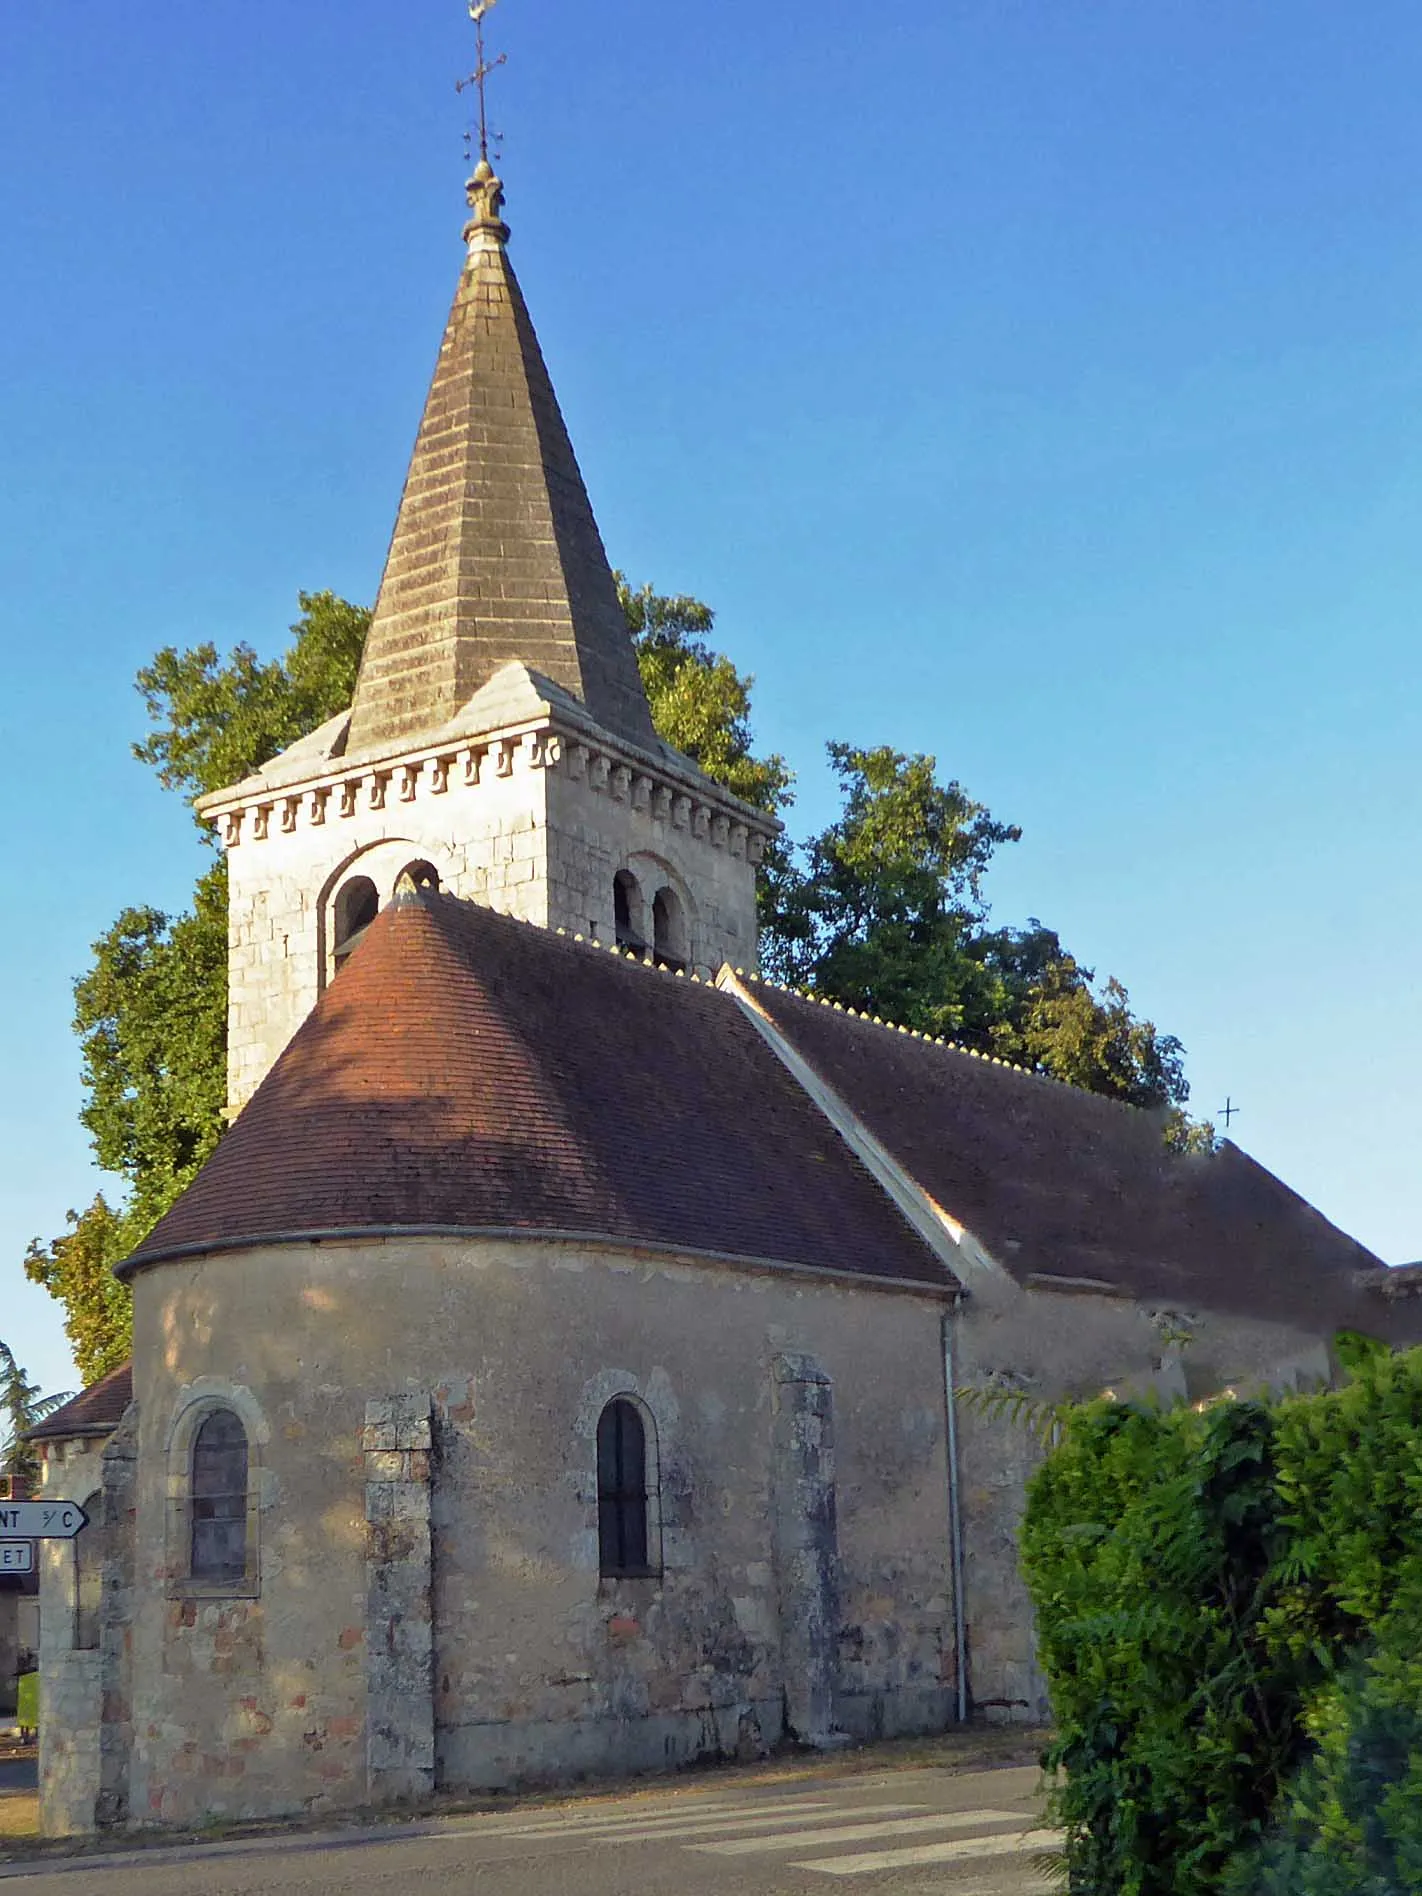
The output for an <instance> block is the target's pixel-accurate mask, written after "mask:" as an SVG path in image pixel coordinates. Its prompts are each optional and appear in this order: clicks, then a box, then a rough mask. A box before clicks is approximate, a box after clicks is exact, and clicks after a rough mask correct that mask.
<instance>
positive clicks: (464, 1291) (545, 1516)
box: [133, 1239, 953, 1822]
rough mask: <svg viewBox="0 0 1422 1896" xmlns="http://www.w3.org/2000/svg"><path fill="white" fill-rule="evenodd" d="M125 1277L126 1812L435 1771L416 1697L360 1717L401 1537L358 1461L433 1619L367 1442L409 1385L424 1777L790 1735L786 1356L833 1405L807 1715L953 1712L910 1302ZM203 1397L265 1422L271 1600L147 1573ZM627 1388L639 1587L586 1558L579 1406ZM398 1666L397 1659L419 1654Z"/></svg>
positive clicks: (480, 1271) (442, 1276)
mask: <svg viewBox="0 0 1422 1896" xmlns="http://www.w3.org/2000/svg"><path fill="white" fill-rule="evenodd" d="M135 1290H136V1325H137V1330H136V1344H137V1347H136V1352H135V1361H136V1364H137V1365H138V1370H137V1374H138V1376H139V1379H140V1384H141V1388H142V1395H143V1404H144V1410H143V1413H144V1472H143V1477H142V1483H141V1487H142V1493H141V1497H140V1523H141V1527H140V1569H141V1572H142V1574H143V1577H144V1582H145V1586H144V1595H143V1597H144V1601H145V1604H144V1605H143V1606H142V1608H141V1609H140V1616H139V1622H138V1625H137V1627H136V1629H135V1639H136V1663H135V1676H136V1678H137V1680H138V1681H139V1683H138V1685H137V1687H136V1703H135V1712H136V1720H135V1722H136V1728H137V1742H136V1748H135V1759H134V1772H133V1807H134V1811H135V1815H136V1817H138V1818H140V1819H142V1818H145V1817H147V1818H150V1819H156V1820H161V1821H164V1822H187V1821H192V1820H193V1818H194V1817H195V1816H196V1815H198V1814H200V1813H207V1812H213V1813H214V1814H216V1813H221V1814H232V1815H237V1814H243V1815H259V1814H272V1813H274V1812H277V1811H292V1810H320V1809H328V1808H333V1807H337V1806H340V1805H343V1804H344V1805H349V1804H352V1803H358V1802H362V1801H364V1800H365V1798H366V1796H367V1795H368V1781H367V1764H368V1763H371V1764H374V1765H376V1766H377V1767H378V1768H385V1767H386V1766H387V1765H388V1766H389V1768H391V1769H395V1770H410V1771H414V1772H416V1773H418V1772H422V1771H423V1770H424V1769H425V1765H424V1762H423V1755H422V1753H421V1752H420V1750H419V1744H420V1742H421V1734H420V1733H419V1732H417V1731H416V1729H415V1721H416V1717H417V1715H419V1716H422V1714H421V1713H420V1704H421V1702H422V1692H423V1685H422V1684H421V1683H419V1682H417V1683H416V1686H415V1689H414V1690H413V1692H412V1694H411V1697H412V1701H413V1702H412V1704H411V1705H410V1706H409V1707H407V1708H405V1710H404V1711H402V1713H401V1718H402V1719H403V1720H404V1721H405V1722H404V1723H403V1725H401V1726H400V1729H399V1730H398V1731H397V1733H396V1745H395V1749H394V1750H393V1751H384V1752H381V1751H376V1750H372V1751H371V1752H370V1753H369V1754H368V1753H367V1744H368V1743H370V1744H372V1745H373V1744H374V1743H375V1734H376V1733H377V1730H378V1729H379V1728H380V1727H381V1726H382V1723H386V1724H390V1725H391V1726H392V1727H393V1726H394V1725H395V1723H396V1721H395V1720H394V1719H393V1717H391V1718H386V1717H385V1715H384V1714H382V1713H381V1712H380V1710H379V1706H380V1703H381V1696H382V1694H384V1693H387V1692H388V1691H389V1689H390V1682H391V1679H392V1678H393V1676H394V1673H392V1672H391V1671H389V1670H388V1669H385V1667H384V1661H383V1660H381V1659H379V1657H378V1655H376V1653H375V1652H374V1650H373V1647H374V1642H375V1640H376V1639H377V1638H378V1637H380V1636H381V1635H380V1634H379V1633H378V1631H377V1622H379V1623H380V1624H381V1625H384V1626H386V1627H387V1628H388V1627H389V1626H390V1625H392V1624H393V1623H394V1617H395V1616H394V1615H393V1614H392V1613H391V1612H390V1611H388V1607H389V1603H390V1598H391V1596H390V1594H389V1593H388V1592H382V1593H381V1594H380V1595H379V1599H378V1602H377V1594H376V1593H375V1592H374V1591H373V1590H372V1575H373V1574H374V1573H375V1571H376V1568H375V1567H373V1566H372V1565H371V1564H370V1556H371V1555H372V1553H374V1554H375V1555H376V1557H377V1564H378V1562H379V1560H383V1559H384V1558H385V1555H386V1553H388V1552H389V1551H390V1549H388V1548H380V1547H379V1546H378V1545H377V1543H376V1541H375V1540H373V1539H372V1537H371V1534H370V1527H371V1525H372V1523H371V1522H370V1520H369V1519H368V1511H369V1510H370V1509H371V1508H372V1507H373V1506H375V1505H376V1504H374V1503H373V1501H372V1497H373V1496H374V1494H375V1489H376V1487H377V1486H378V1485H379V1484H378V1482H377V1483H374V1484H372V1483H371V1482H370V1481H369V1477H370V1475H371V1472H372V1468H375V1469H376V1470H377V1471H379V1470H383V1464H379V1463H375V1464H372V1461H371V1457H372V1456H373V1455H381V1454H387V1453H398V1454H400V1455H402V1456H409V1457H410V1458H411V1459H410V1462H409V1466H408V1468H406V1467H405V1465H404V1464H403V1463H402V1467H401V1470H400V1471H399V1475H398V1490H397V1491H392V1495H391V1505H392V1508H393V1506H394V1505H395V1496H396V1492H399V1491H403V1492H402V1498H401V1501H400V1505H401V1507H402V1508H404V1507H407V1506H408V1508H410V1509H412V1510H413V1513H414V1517H415V1535H414V1540H413V1541H412V1543H411V1547H410V1549H409V1550H407V1553H408V1555H409V1561H410V1564H409V1565H408V1567H406V1568H404V1569H403V1570H402V1574H401V1576H400V1585H401V1586H406V1584H407V1583H408V1589H409V1598H410V1599H412V1600H414V1601H415V1609H414V1611H415V1615H416V1618H418V1614H419V1612H420V1610H421V1608H420V1604H419V1601H420V1597H421V1596H420V1587H419V1579H420V1574H421V1572H422V1560H423V1555H422V1553H421V1551H420V1549H419V1546H418V1545H417V1543H418V1537H419V1536H418V1515H419V1510H420V1506H421V1502H420V1497H419V1494H418V1488H419V1481H420V1475H419V1470H418V1468H417V1467H416V1463H415V1458H416V1457H418V1456H419V1455H420V1454H421V1453H423V1451H422V1450H420V1449H417V1448H407V1449H399V1450H384V1449H377V1448H374V1447H370V1448H367V1447H366V1446H365V1444H366V1443H367V1442H368V1441H373V1439H374V1438H372V1437H370V1436H368V1435H367V1434H366V1433H365V1431H366V1428H367V1423H366V1417H367V1404H368V1403H369V1402H370V1401H372V1399H374V1400H377V1401H385V1400H388V1399H389V1398H390V1397H392V1396H395V1395H401V1394H408V1395H409V1396H411V1397H414V1398H416V1399H417V1401H418V1402H424V1401H428V1400H430V1399H431V1398H432V1400H433V1423H432V1436H431V1439H432V1445H433V1452H434V1462H433V1465H432V1482H431V1487H430V1490H429V1504H430V1529H431V1561H432V1576H431V1579H432V1586H431V1593H430V1598H431V1601H432V1607H433V1628H434V1631H433V1642H434V1660H435V1666H434V1681H433V1689H434V1703H433V1733H434V1749H435V1776H436V1781H437V1782H438V1783H439V1784H440V1785H442V1786H445V1787H449V1788H482V1787H487V1786H494V1785H505V1786H506V1785H512V1784H516V1783H532V1782H549V1781H556V1780H559V1779H566V1778H568V1777H572V1776H578V1775H586V1774H595V1773H603V1772H614V1771H624V1770H629V1769H664V1768H668V1767H670V1766H674V1765H677V1764H680V1763H685V1762H689V1761H690V1760H692V1759H695V1758H698V1757H712V1756H727V1755H754V1754H755V1753H756V1752H757V1751H758V1750H759V1749H761V1748H763V1747H764V1746H765V1745H766V1744H767V1743H769V1742H772V1741H773V1740H775V1739H776V1738H777V1737H778V1736H779V1735H780V1732H781V1729H782V1718H783V1707H784V1703H785V1697H786V1691H787V1686H788V1684H789V1681H788V1679H787V1668H786V1659H785V1651H786V1649H787V1648H786V1645H785V1641H784V1631H783V1623H784V1616H785V1613H786V1612H787V1611H789V1612H790V1613H791V1614H794V1613H795V1612H796V1611H798V1610H799V1609H798V1607H797V1605H796V1603H795V1601H794V1600H793V1599H792V1600H788V1601H787V1600H784V1599H782V1598H781V1597H779V1594H778V1590H777V1575H776V1551H775V1533H774V1524H773V1508H772V1500H771V1496H772V1490H773V1485H774V1476H773V1468H772V1462H773V1455H774V1422H773V1413H774V1407H775V1402H776V1393H775V1383H774V1372H773V1365H774V1363H775V1360H776V1359H777V1358H779V1357H781V1356H783V1355H785V1354H787V1353H788V1354H805V1355H810V1356H813V1357H814V1359H815V1362H816V1363H817V1364H819V1365H821V1366H822V1367H823V1370H824V1373H825V1374H826V1375H828V1376H831V1377H832V1378H833V1383H834V1391H835V1401H836V1408H837V1413H838V1416H839V1418H840V1420H839V1427H838V1437H837V1441H836V1443H835V1491H836V1498H837V1503H838V1523H839V1532H838V1559H837V1565H836V1568H835V1587H836V1591H837V1595H838V1601H839V1611H838V1616H837V1618H836V1620H835V1623H834V1626H833V1628H832V1632H833V1645H834V1654H833V1660H832V1663H831V1664H830V1666H829V1672H830V1673H831V1674H832V1680H833V1695H834V1704H833V1711H832V1714H831V1716H832V1717H833V1720H834V1722H835V1723H836V1724H837V1725H839V1726H841V1727H843V1728H845V1729H848V1730H851V1731H857V1732H862V1733H866V1734H867V1733H871V1732H875V1733H878V1732H884V1733H894V1732H899V1731H905V1732H907V1731H922V1730H932V1729H937V1728H940V1727H941V1726H942V1725H943V1724H944V1723H945V1722H946V1721H947V1719H948V1718H949V1717H951V1712H952V1690H951V1686H952V1656H953V1632H952V1605H951V1592H950V1538H949V1530H948V1511H947V1478H946V1460H945V1450H944V1436H945V1429H944V1423H945V1409H944V1400H943V1384H942V1365H941V1349H940V1342H939V1335H940V1331H939V1312H940V1309H941V1305H940V1304H939V1303H938V1302H937V1301H935V1300H934V1299H931V1298H928V1297H923V1296H918V1295H907V1294H905V1295H899V1294H893V1293H886V1292H882V1291H880V1292H876V1291H871V1290H867V1289H866V1290H861V1289H859V1288H857V1287H849V1286H841V1285H839V1284H835V1283H825V1282H818V1283H817V1282H808V1281H806V1280H803V1279H800V1278H797V1277H794V1276H786V1275H783V1274H778V1273H772V1272H770V1271H766V1272H749V1271H739V1270H734V1269H730V1268H727V1267H710V1266H699V1265H697V1264H695V1263H694V1262H693V1261H691V1260H685V1261H678V1260H666V1259H662V1260H658V1259H654V1258H651V1257H639V1256H624V1255H619V1254H616V1253H611V1252H600V1251H597V1250H595V1249H593V1248H590V1247H588V1248H584V1247H579V1246H576V1245H567V1246H558V1245H551V1244H546V1243H541V1242H529V1243H513V1242H502V1243H500V1242H486V1243H483V1244H474V1243H454V1242H442V1241H438V1240H433V1239H406V1240H374V1241H370V1242H366V1243H356V1244H348V1245H347V1244H342V1245H334V1244H332V1245H320V1246H314V1245H313V1246H300V1247H290V1248H282V1249H276V1248H273V1249H270V1250H252V1251H248V1252H244V1253H242V1254H241V1255H240V1256H233V1257H227V1258H221V1257H218V1258H213V1259H210V1260H204V1261H198V1262H185V1263H175V1264H169V1265H164V1266H161V1267H158V1268H156V1269H154V1270H152V1271H150V1272H147V1273H144V1274H142V1275H140V1277H139V1278H138V1280H137V1283H136V1286H135ZM227 1386H230V1387H233V1388H237V1389H240V1390H242V1391H245V1392H246V1393H247V1396H248V1397H249V1398H250V1400H251V1401H252V1402H254V1403H256V1404H258V1405H259V1406H260V1409H261V1415H262V1429H263V1432H264V1439H263V1440H262V1442H261V1444H260V1447H259V1450H258V1463H259V1470H258V1474H259V1479H260V1482H261V1516H262V1518H261V1524H260V1535H261V1593H260V1598H259V1599H256V1600H242V1601H232V1602H220V1601H215V1600H197V1601H190V1600H184V1599H183V1598H182V1597H181V1596H182V1588H181V1586H177V1587H175V1586H174V1585H173V1583H172V1580H171V1576H170V1575H168V1574H167V1573H166V1572H165V1567H164V1551H163V1532H162V1522H163V1510H164V1506H165V1502H166V1489H165V1479H166V1477H165V1468H164V1446H163V1445H164V1441H165V1438H166V1435H167V1433H168V1431H169V1430H170V1429H171V1427H172V1417H173V1415H174V1414H175V1412H177V1411H178V1410H180V1409H181V1407H182V1405H183V1404H184V1403H185V1402H187V1401H188V1400H190V1399H191V1397H192V1395H193V1394H194V1392H196V1391H201V1390H218V1389H221V1388H223V1387H227ZM619 1394H625V1395H627V1396H628V1397H629V1398H630V1399H632V1400H634V1401H636V1402H637V1403H638V1404H639V1405H640V1406H641V1407H642V1410H643V1412H644V1415H645V1416H646V1417H647V1419H648V1422H649V1425H650V1426H649V1447H650V1454H651V1457H652V1460H653V1463H654V1465H655V1467H656V1470H657V1473H656V1478H655V1482H654V1493H655V1495H656V1497H657V1506H656V1509H655V1518H654V1521H653V1523H652V1526H653V1532H654V1540H655V1542H656V1545H657V1547H658V1548H659V1550H660V1573H659V1575H658V1577H656V1578H652V1579H603V1578H600V1576H599V1572H598V1538H597V1487H596V1433H597V1421H598V1417H599V1415H600V1414H601V1412H602V1409H603V1407H604V1406H605V1404H606V1402H607V1401H609V1400H610V1399H611V1398H612V1397H613V1396H614V1395H619ZM372 1413H377V1414H379V1415H382V1416H383V1412H372ZM372 1426H381V1424H380V1423H379V1422H377V1423H376V1424H372ZM385 1478H386V1476H385V1474H384V1473H383V1472H381V1473H380V1479H381V1480H384V1479H385ZM389 1478H390V1479H391V1480H395V1479H396V1476H395V1475H394V1474H393V1473H392V1474H391V1475H390V1477H389ZM379 1505H383V1503H381V1504H379ZM376 1518H377V1519H379V1518H381V1516H380V1515H379V1513H378V1507H377V1510H376ZM170 1594H171V1595H174V1597H169V1595H170ZM405 1614H406V1608H405V1607H403V1606H402V1607H401V1609H400V1618H401V1619H402V1620H403V1619H404V1617H405ZM239 1620H240V1622H241V1623H240V1624H239V1623H238V1622H239ZM385 1637H386V1638H387V1640H388V1637H389V1635H388V1632H387V1634H386V1635H385ZM792 1643H793V1642H792ZM397 1656H398V1655H397ZM406 1657H407V1658H408V1659H409V1662H410V1664H411V1665H413V1666H414V1667H415V1669H416V1670H418V1665H419V1653H418V1652H417V1651H416V1649H415V1646H414V1645H413V1644H411V1645H409V1647H408V1650H407V1653H406ZM404 1663H405V1660H404V1659H400V1660H399V1664H404ZM396 1669H397V1670H398V1666H397V1668H396ZM387 1703H388V1700H387ZM382 1742H383V1741H382ZM397 1754H398V1755H397ZM223 1759H226V1760H230V1762H229V1763H227V1764H225V1765H222V1766H221V1767H220V1768H219V1766H218V1765H216V1764H213V1765H211V1766H209V1763H208V1762H207V1761H208V1760H223ZM210 1772H214V1773H216V1774H215V1775H211V1774H210ZM234 1772H235V1775H234V1774H233V1773H234Z"/></svg>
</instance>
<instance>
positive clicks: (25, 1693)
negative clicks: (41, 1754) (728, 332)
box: [17, 1672, 39, 1731]
mask: <svg viewBox="0 0 1422 1896" xmlns="http://www.w3.org/2000/svg"><path fill="white" fill-rule="evenodd" d="M17 1718H18V1720H19V1725H20V1729H21V1730H22V1731H38V1730H39V1674H38V1673H37V1672H22V1673H21V1674H20V1698H19V1710H18V1712H17Z"/></svg>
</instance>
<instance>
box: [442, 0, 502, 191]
mask: <svg viewBox="0 0 1422 1896" xmlns="http://www.w3.org/2000/svg"><path fill="white" fill-rule="evenodd" d="M497 4H498V0H469V17H470V19H471V20H472V21H473V22H474V45H475V50H476V51H477V53H478V64H477V65H476V66H475V68H474V70H473V72H471V73H470V74H469V76H468V78H467V79H459V80H456V81H455V91H456V92H465V91H467V90H468V89H469V87H470V86H474V87H475V88H476V89H477V91H478V94H479V156H480V158H482V159H484V160H485V161H486V162H487V160H488V156H489V108H488V101H487V99H486V97H485V93H484V87H485V84H486V83H487V81H488V78H489V75H490V74H491V73H493V72H496V71H497V70H498V68H499V67H500V66H503V65H506V64H507V63H508V54H507V53H500V54H499V56H498V58H497V59H487V58H486V57H485V55H484V15H485V14H486V13H488V12H489V11H490V10H491V9H492V8H493V7H495V6H496V5H497Z"/></svg>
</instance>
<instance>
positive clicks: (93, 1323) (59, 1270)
mask: <svg viewBox="0 0 1422 1896" xmlns="http://www.w3.org/2000/svg"><path fill="white" fill-rule="evenodd" d="M65 1218H66V1225H67V1229H66V1230H65V1231H64V1233H63V1234H62V1235H61V1236H60V1237H57V1238H51V1240H50V1241H49V1243H48V1244H42V1243H41V1242H40V1240H39V1239H38V1238H36V1239H35V1240H34V1242H33V1243H32V1244H31V1245H30V1248H29V1250H28V1251H27V1252H26V1254H25V1275H26V1276H27V1277H28V1278H30V1279H31V1281H32V1282H34V1283H36V1284H42V1285H43V1286H44V1288H45V1289H46V1290H47V1291H48V1292H49V1294H50V1296H51V1297H53V1298H55V1299H56V1300H57V1301H58V1302H59V1303H61V1304H62V1305H63V1306H64V1334H65V1335H66V1336H67V1337H68V1338H69V1347H70V1349H71V1351H72V1352H73V1355H74V1362H75V1366H76V1367H77V1369H78V1371H79V1374H80V1377H81V1378H82V1379H83V1382H84V1384H85V1386H86V1387H87V1386H88V1385H89V1384H90V1383H94V1382H97V1381H98V1380H99V1378H100V1377H101V1376H107V1375H108V1373H109V1371H110V1370H111V1369H117V1368H118V1367H119V1365H120V1363H123V1362H125V1361H126V1360H127V1358H128V1355H129V1352H130V1350H131V1349H132V1347H133V1300H132V1298H131V1297H130V1296H129V1293H128V1291H127V1290H126V1289H125V1288H124V1286H123V1285H122V1284H121V1283H120V1282H119V1281H118V1279H117V1278H116V1277H115V1276H114V1266H115V1265H116V1264H121V1263H122V1262H123V1260H124V1259H125V1258H126V1257H127V1256H128V1254H129V1252H130V1251H131V1250H133V1249H134V1247H135V1246H136V1245H137V1244H138V1243H139V1242H140V1240H141V1239H142V1237H143V1235H144V1234H143V1231H142V1230H141V1229H140V1228H139V1225H138V1221H137V1220H136V1219H135V1218H133V1217H132V1216H127V1217H126V1216H125V1215H124V1214H123V1213H122V1212H118V1211H115V1210H114V1208H113V1207H112V1206H111V1205H110V1204H109V1202H108V1200H107V1199H106V1198H105V1197H104V1195H103V1193H102V1192H100V1193H99V1195H98V1196H97V1197H96V1198H95V1199H94V1201H93V1203H92V1204H91V1205H89V1206H88V1207H87V1209H86V1210H84V1211H70V1212H68V1213H66V1214H65Z"/></svg>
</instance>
